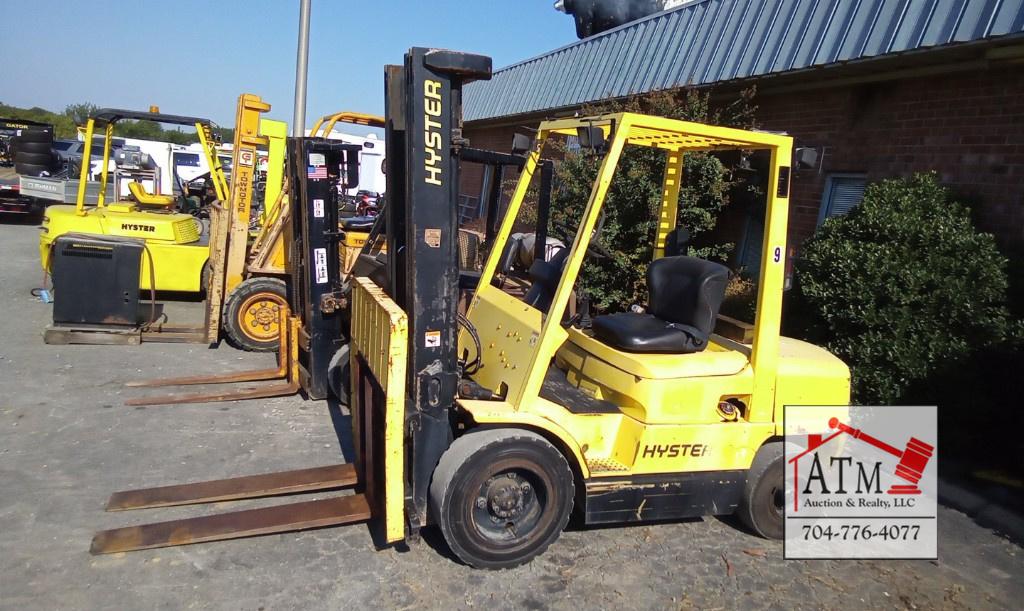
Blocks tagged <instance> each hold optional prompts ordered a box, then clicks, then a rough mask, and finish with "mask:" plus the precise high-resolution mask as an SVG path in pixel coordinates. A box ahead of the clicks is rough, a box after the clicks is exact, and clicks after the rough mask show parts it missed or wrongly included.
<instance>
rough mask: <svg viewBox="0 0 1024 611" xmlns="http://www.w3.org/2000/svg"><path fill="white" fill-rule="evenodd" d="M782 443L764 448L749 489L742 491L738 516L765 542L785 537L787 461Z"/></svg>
mask: <svg viewBox="0 0 1024 611" xmlns="http://www.w3.org/2000/svg"><path fill="white" fill-rule="evenodd" d="M783 449H784V446H783V444H782V442H781V441H773V442H769V443H766V444H765V445H763V446H761V449H759V450H758V451H757V454H756V455H755V456H754V462H753V464H752V465H751V466H750V471H748V472H747V485H746V487H745V488H744V490H743V500H742V501H741V502H740V506H739V509H738V510H737V512H736V513H737V515H738V516H739V518H740V520H741V521H742V522H743V523H744V524H746V525H747V527H748V528H750V529H751V530H753V531H754V532H755V533H757V534H759V535H761V536H762V537H764V538H766V539H781V538H783V537H784V536H785V531H784V525H783V503H785V502H786V500H785V487H784V486H785V483H784V481H783V476H784V472H783V468H784V466H785V465H784V463H785V460H786V457H785V455H784V452H783Z"/></svg>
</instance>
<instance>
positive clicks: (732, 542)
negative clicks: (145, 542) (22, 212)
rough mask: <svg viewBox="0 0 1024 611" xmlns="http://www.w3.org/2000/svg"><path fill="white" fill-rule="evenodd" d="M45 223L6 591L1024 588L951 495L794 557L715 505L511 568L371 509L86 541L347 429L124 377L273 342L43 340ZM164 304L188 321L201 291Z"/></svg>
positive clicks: (12, 312)
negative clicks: (409, 533)
mask: <svg viewBox="0 0 1024 611" xmlns="http://www.w3.org/2000/svg"><path fill="white" fill-rule="evenodd" d="M37 231H38V230H37V229H36V228H35V226H34V225H30V224H4V221H2V220H0V261H2V262H3V266H2V267H0V287H2V288H0V313H2V316H0V338H2V339H3V342H2V343H0V484H2V489H0V550H2V552H0V608H4V609H26V608H39V609H59V608H83V609H98V608H146V609H163V608H169V609H179V608H229V609H289V608H298V609H316V608H334V609H337V608H342V607H351V608H357V609H358V608H367V607H369V608H445V609H451V608H474V607H476V608H481V607H483V608H498V609H501V608H531V609H541V608H567V609H575V608H587V609H593V608H630V609H634V608H644V609H646V608H654V609H665V608H691V607H699V608H724V609H737V608H739V609H746V608H752V609H754V608H774V609H794V608H805V609H817V608H839V607H848V606H850V605H852V606H853V607H855V608H861V607H863V608H936V607H939V608H954V609H955V608H981V609H985V608H1019V604H1020V601H1021V600H1024V584H1022V579H1021V578H1022V577H1024V551H1022V550H1021V549H1020V548H1019V547H1017V546H1016V545H1014V544H1012V543H1009V542H1007V541H1005V540H1003V539H1001V538H999V537H997V536H996V535H994V534H992V533H991V532H990V531H988V530H985V529H983V528H981V527H979V526H977V525H975V524H974V522H972V521H971V520H970V519H969V518H968V517H966V516H964V515H963V514H961V513H958V512H956V511H953V510H950V509H941V510H940V515H939V519H940V522H939V527H940V536H941V541H940V544H939V554H940V561H939V562H937V563H933V562H927V561H920V562H907V561H899V562H897V561H892V562H853V561H848V562H833V561H819V562H785V561H783V560H782V547H781V545H780V544H778V543H775V542H768V541H764V540H761V539H758V538H756V537H754V536H751V535H748V534H746V533H744V532H742V531H741V530H739V529H738V528H737V527H735V525H734V524H732V523H731V522H730V521H723V520H719V519H715V518H708V519H705V520H694V521H688V522H682V523H670V524H652V525H641V526H632V527H626V528H604V529H590V530H579V529H577V530H572V531H570V532H566V533H565V534H564V535H563V536H562V538H561V539H560V540H559V541H558V542H557V543H556V544H555V545H554V546H553V547H552V548H551V549H550V550H548V552H547V553H546V554H545V555H544V556H542V557H541V558H539V559H537V560H536V561H534V562H533V563H532V564H530V565H528V566H525V567H521V568H519V569H515V570H511V571H505V572H498V573H491V572H479V571H474V570H471V569H468V568H466V567H464V566H462V565H460V564H458V563H456V562H455V561H453V560H452V559H451V557H450V556H449V555H448V554H447V552H446V550H445V548H444V544H443V542H439V537H438V536H437V535H436V534H435V533H428V535H429V536H427V537H425V542H424V543H421V544H419V545H415V546H413V547H412V548H411V550H410V551H408V552H404V553H403V552H399V551H396V550H391V549H389V550H384V551H375V550H374V548H373V545H372V543H371V540H370V536H369V534H368V532H367V530H366V528H365V527H363V526H353V527H348V528H341V529H324V530H318V531H312V532H306V533H300V534H286V535H280V536H269V537H263V538H257V539H249V540H240V541H231V542H225V543H215V544H207V545H194V546H190V547H184V548H176V549H175V548H171V549H162V550H152V551H144V552H136V553H132V554H120V555H113V556H100V557H94V556H90V555H89V553H88V547H89V541H90V539H91V537H92V533H93V531H94V530H96V529H101V528H109V527H114V526H119V525H124V524H126V523H139V522H142V521H146V520H151V519H171V518H174V517H179V516H180V517H183V516H187V515H194V514H195V513H196V510H195V509H194V508H193V509H187V508H186V509H176V510H164V511H151V512H148V513H147V512H142V513H137V514H135V515H132V514H131V513H122V514H116V513H115V514H107V513H104V512H103V511H102V507H103V505H104V503H105V502H106V498H107V496H108V495H109V494H110V492H112V491H114V490H117V489H122V488H128V487H138V486H148V485H156V484H162V483H171V482H180V481H188V480H192V479H198V478H207V477H227V476H232V475H241V474H248V473H258V472H261V471H265V470H279V469H287V468H297V467H303V466H313V465H320V464H329V463H331V462H335V461H338V460H339V459H341V458H342V455H343V449H344V448H346V447H347V445H348V439H347V437H346V436H345V433H344V431H345V427H346V425H347V418H346V417H345V416H343V415H342V414H341V413H340V412H339V411H338V410H336V409H333V410H332V409H331V408H330V406H329V405H328V404H327V403H325V402H315V401H305V400H303V399H301V398H299V397H291V398H282V399H274V400H264V401H248V402H239V403H232V404H209V405H193V406H176V407H150V408H128V407H125V406H124V405H123V404H122V403H123V401H124V399H125V398H126V397H129V396H138V395H139V394H140V393H139V392H138V391H137V390H130V389H124V388H123V384H124V383H125V382H127V381H129V380H133V379H140V378H151V377H161V376H170V375H184V374H189V373H198V372H202V371H217V370H221V369H243V368H244V369H247V368H252V367H257V366H258V367H264V366H267V365H269V364H270V363H271V362H272V357H270V356H269V355H252V354H245V353H241V352H237V351H235V350H233V349H231V348H230V347H227V346H222V347H220V348H218V349H213V350H210V349H207V348H206V347H204V346H195V345H161V344H146V345H143V346H138V347H116V346H67V347H59V346H46V345H44V344H43V342H42V338H41V332H42V329H43V327H44V326H45V325H46V323H47V322H48V318H49V316H50V308H49V306H46V305H43V304H41V303H39V302H38V301H36V300H35V299H34V298H33V297H31V296H30V295H29V291H30V290H31V289H32V288H33V287H35V286H38V284H39V282H40V276H41V273H40V271H39V267H38V255H37V253H36V248H35V244H36V238H37ZM170 314H171V316H172V317H173V318H174V321H175V322H182V323H185V322H194V321H197V320H198V317H199V315H200V306H199V304H195V303H192V304H184V305H175V307H173V308H171V311H170ZM338 431H342V433H341V435H340V436H339V434H338ZM273 502H274V501H259V502H256V501H254V502H250V503H247V504H246V505H248V506H257V505H266V504H271V503H273ZM277 502H280V501H277ZM214 509H217V508H214ZM221 509H222V508H221ZM1014 601H1017V602H1016V603H1015V602H1014Z"/></svg>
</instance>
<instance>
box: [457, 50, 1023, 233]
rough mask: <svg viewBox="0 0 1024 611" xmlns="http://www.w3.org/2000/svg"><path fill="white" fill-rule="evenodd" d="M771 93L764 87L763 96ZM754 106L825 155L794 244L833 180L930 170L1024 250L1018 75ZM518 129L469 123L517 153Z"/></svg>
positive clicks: (917, 82)
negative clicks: (853, 175)
mask: <svg viewBox="0 0 1024 611" xmlns="http://www.w3.org/2000/svg"><path fill="white" fill-rule="evenodd" d="M769 86H770V83H768V82H766V83H764V84H762V85H761V89H762V91H763V90H764V89H765V88H767V87H769ZM755 103H756V104H757V105H758V107H759V110H758V121H759V123H760V125H761V127H763V128H765V129H770V130H778V131H786V132H788V133H789V134H791V135H793V136H794V138H795V140H796V146H809V147H815V148H817V149H818V150H819V153H821V152H823V153H824V154H823V155H822V156H821V157H820V158H819V161H820V165H821V168H820V170H800V171H798V172H797V173H796V174H795V176H794V180H793V185H792V196H791V200H790V232H789V233H790V245H794V246H795V245H799V244H800V243H801V242H802V241H803V240H805V239H806V238H807V237H809V236H810V235H811V234H812V233H813V232H814V230H815V227H816V225H817V220H818V209H819V206H820V204H821V198H822V192H823V191H824V188H825V181H826V178H827V176H828V175H829V174H832V173H864V174H866V175H867V178H868V180H880V179H883V178H890V177H895V176H905V175H909V174H912V173H914V172H923V171H928V170H935V171H936V172H938V174H939V178H940V180H941V181H942V182H943V183H944V184H946V185H947V186H949V187H950V188H951V189H952V190H953V192H954V194H955V195H956V196H957V197H958V198H960V199H961V200H962V201H963V202H964V203H966V204H968V205H970V206H971V208H972V209H973V211H974V214H975V219H976V222H977V224H978V226H979V227H980V228H981V229H983V230H984V231H988V232H991V233H994V234H995V235H996V237H997V239H998V240H999V242H1000V243H1001V244H1003V245H1004V246H1007V245H1015V246H1022V245H1024V76H1022V72H1021V70H1020V69H1019V68H1016V69H1009V68H1004V69H999V70H988V71H978V72H971V73H956V74H948V75H940V76H929V77H922V78H914V79H903V80H896V81H889V82H878V83H872V84H866V85H851V86H844V87H836V88H829V89H814V90H809V91H801V92H788V93H776V94H771V93H760V94H759V95H758V96H757V97H756V99H755ZM536 123H537V122H536V121H534V122H532V123H528V125H529V127H536ZM514 131H515V129H514V128H513V127H482V128H481V127H474V126H470V127H468V128H467V130H466V135H467V136H468V137H469V138H470V141H471V143H472V146H474V147H479V148H490V149H494V150H500V151H508V150H509V148H510V146H511V142H512V135H513V133H514ZM462 183H463V191H462V192H463V193H466V194H470V195H476V194H478V193H479V189H480V172H479V170H477V169H475V168H469V169H467V171H465V172H464V174H463V180H462ZM727 220H728V219H723V221H727ZM723 225H726V226H730V227H736V228H738V227H740V226H741V225H742V224H741V223H729V222H723ZM722 237H726V236H722ZM740 237H741V236H740V235H735V236H729V239H731V240H735V241H738V240H739V239H740Z"/></svg>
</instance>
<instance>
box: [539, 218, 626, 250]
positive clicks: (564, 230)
mask: <svg viewBox="0 0 1024 611" xmlns="http://www.w3.org/2000/svg"><path fill="white" fill-rule="evenodd" d="M604 219H605V215H604V212H603V211H602V212H601V215H600V216H599V217H597V224H596V226H595V227H594V231H593V233H592V234H591V236H590V242H589V243H588V244H587V254H589V255H592V256H594V257H595V258H598V259H611V258H612V257H613V255H612V252H611V251H610V250H608V248H606V247H605V245H604V244H602V243H601V241H600V240H599V239H598V236H599V235H601V229H602V228H603V227H604ZM551 227H552V229H554V230H555V233H556V234H557V237H558V238H559V239H560V240H562V241H563V242H565V244H566V248H571V247H572V242H573V240H574V239H575V237H576V230H575V229H574V228H572V227H570V226H569V225H568V224H566V223H565V222H563V221H560V220H554V219H552V220H551Z"/></svg>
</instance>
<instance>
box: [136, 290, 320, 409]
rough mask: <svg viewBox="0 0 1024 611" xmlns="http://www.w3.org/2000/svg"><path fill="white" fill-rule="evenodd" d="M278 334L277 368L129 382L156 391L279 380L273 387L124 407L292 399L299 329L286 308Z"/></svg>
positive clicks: (140, 401)
mask: <svg viewBox="0 0 1024 611" xmlns="http://www.w3.org/2000/svg"><path fill="white" fill-rule="evenodd" d="M280 317H281V318H280V328H281V334H280V337H279V342H280V345H279V347H278V356H277V368H276V369H257V370H251V371H239V372H236V373H227V374H219V375H205V376H186V377H181V378H163V379H157V380H144V381H139V382H129V383H128V384H127V385H126V386H129V387H134V388H156V387H163V386H194V385H201V384H230V383H234V382H260V381H270V380H278V382H277V383H276V384H270V385H267V386H256V387H249V388H241V389H231V390H221V391H215V392H207V393H191V394H170V395H159V396H155V397H143V398H141V399H129V400H127V401H125V405H131V406H140V405H178V404H183V403H208V402H217V401H238V400H241V399H264V398H268V397H283V396H287V395H294V394H295V393H297V392H298V391H299V366H298V358H299V325H300V324H301V323H300V321H299V319H298V318H295V317H291V316H290V315H289V311H288V308H287V307H285V308H282V309H281V314H280Z"/></svg>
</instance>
